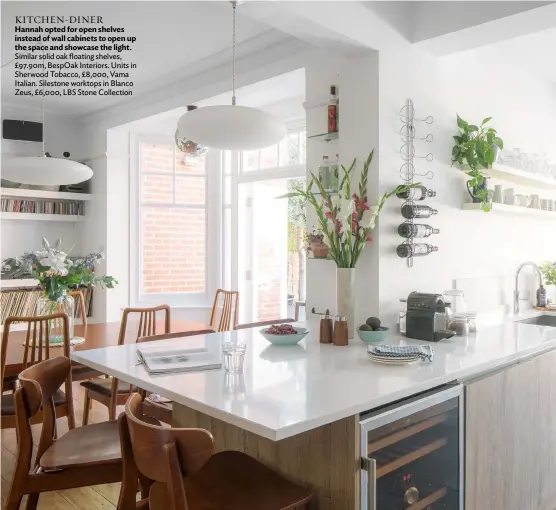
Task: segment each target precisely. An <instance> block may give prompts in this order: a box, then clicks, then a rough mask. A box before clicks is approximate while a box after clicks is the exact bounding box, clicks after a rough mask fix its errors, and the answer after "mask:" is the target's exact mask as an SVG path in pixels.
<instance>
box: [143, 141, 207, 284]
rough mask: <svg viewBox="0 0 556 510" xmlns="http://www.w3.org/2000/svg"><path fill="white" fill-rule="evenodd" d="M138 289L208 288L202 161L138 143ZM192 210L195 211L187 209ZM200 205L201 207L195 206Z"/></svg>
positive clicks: (148, 144)
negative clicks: (139, 232)
mask: <svg viewBox="0 0 556 510" xmlns="http://www.w3.org/2000/svg"><path fill="white" fill-rule="evenodd" d="M140 168H141V181H140V182H141V218H140V220H141V223H140V229H141V241H142V267H141V271H142V287H143V289H142V291H143V292H144V293H146V294H157V293H180V292H181V293H193V292H195V293H197V292H199V293H201V292H204V291H205V286H206V257H205V250H206V237H207V236H206V219H207V218H206V194H205V190H206V180H205V159H204V157H201V158H197V159H185V156H184V154H182V153H180V152H177V151H176V154H175V156H174V150H173V147H172V145H171V144H168V145H155V144H150V143H144V142H142V143H141V146H140ZM191 206H196V207H191ZM199 206H201V207H199Z"/></svg>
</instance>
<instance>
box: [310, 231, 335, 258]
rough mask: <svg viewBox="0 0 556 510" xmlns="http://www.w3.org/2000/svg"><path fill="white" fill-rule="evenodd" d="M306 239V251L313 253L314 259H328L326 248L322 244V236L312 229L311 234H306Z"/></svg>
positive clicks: (323, 243)
mask: <svg viewBox="0 0 556 510" xmlns="http://www.w3.org/2000/svg"><path fill="white" fill-rule="evenodd" d="M306 239H307V243H308V245H309V246H308V251H311V252H312V253H313V257H314V258H316V259H325V258H327V257H328V252H329V251H330V250H329V249H328V246H327V245H326V244H325V242H324V234H323V233H322V232H318V231H317V230H316V229H314V228H313V231H312V232H307V234H306Z"/></svg>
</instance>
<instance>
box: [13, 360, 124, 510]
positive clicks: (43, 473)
mask: <svg viewBox="0 0 556 510" xmlns="http://www.w3.org/2000/svg"><path fill="white" fill-rule="evenodd" d="M68 382H70V383H71V361H70V360H69V359H68V358H67V357H65V356H59V357H57V358H51V359H49V360H46V361H43V362H42V363H38V364H35V365H33V366H31V367H29V368H27V369H26V370H24V371H23V372H21V374H20V375H19V383H20V387H19V388H18V389H17V390H16V391H15V394H14V402H15V413H16V420H17V421H16V424H17V437H18V452H17V459H16V464H15V468H14V472H13V476H12V480H11V483H10V488H9V491H8V494H7V498H6V506H5V510H17V509H18V508H19V505H20V503H21V499H22V497H23V495H24V494H28V499H27V506H26V507H25V508H26V510H34V509H36V508H37V504H38V500H39V496H40V494H41V493H42V492H48V491H58V490H64V489H71V488H74V487H84V486H88V485H97V484H102V483H113V482H119V481H120V480H121V479H122V459H121V451H120V439H119V434H118V424H117V422H115V421H112V422H103V423H97V424H95V425H88V426H86V427H78V428H76V429H72V430H69V431H68V432H67V433H66V434H64V435H63V436H61V437H59V438H58V439H55V431H56V426H55V421H56V418H55V409H54V402H53V401H54V399H55V396H56V393H57V391H59V388H60V387H61V386H62V385H63V384H66V385H67V383H68ZM41 410H42V411H41ZM39 412H40V413H41V414H42V430H41V435H40V440H39V443H38V447H37V450H36V456H35V457H33V449H34V444H33V436H32V434H31V423H33V418H34V417H35V416H37V414H38V413H39ZM32 459H34V460H32Z"/></svg>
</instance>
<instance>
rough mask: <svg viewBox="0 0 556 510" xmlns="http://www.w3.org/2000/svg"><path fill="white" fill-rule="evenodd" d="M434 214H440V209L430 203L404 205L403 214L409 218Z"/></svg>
mask: <svg viewBox="0 0 556 510" xmlns="http://www.w3.org/2000/svg"><path fill="white" fill-rule="evenodd" d="M433 214H438V210H437V209H433V208H432V207H429V206H428V205H415V204H405V205H403V206H402V216H403V217H404V218H406V219H408V220H410V219H412V218H430V217H431V216H432V215H433Z"/></svg>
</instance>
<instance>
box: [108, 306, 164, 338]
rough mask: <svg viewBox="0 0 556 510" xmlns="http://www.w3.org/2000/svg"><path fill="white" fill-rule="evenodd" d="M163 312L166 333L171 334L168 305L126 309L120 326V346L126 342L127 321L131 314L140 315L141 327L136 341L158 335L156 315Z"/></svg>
mask: <svg viewBox="0 0 556 510" xmlns="http://www.w3.org/2000/svg"><path fill="white" fill-rule="evenodd" d="M157 312H162V313H163V314H164V333H170V307H169V306H168V305H160V306H153V307H150V308H126V309H125V310H124V312H123V315H122V322H121V324H120V335H119V337H118V345H122V344H123V343H124V342H125V335H126V331H127V321H128V317H129V315H130V314H139V326H138V328H137V335H136V337H135V340H136V341H137V340H138V339H139V338H142V337H146V336H154V335H156V314H157Z"/></svg>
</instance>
